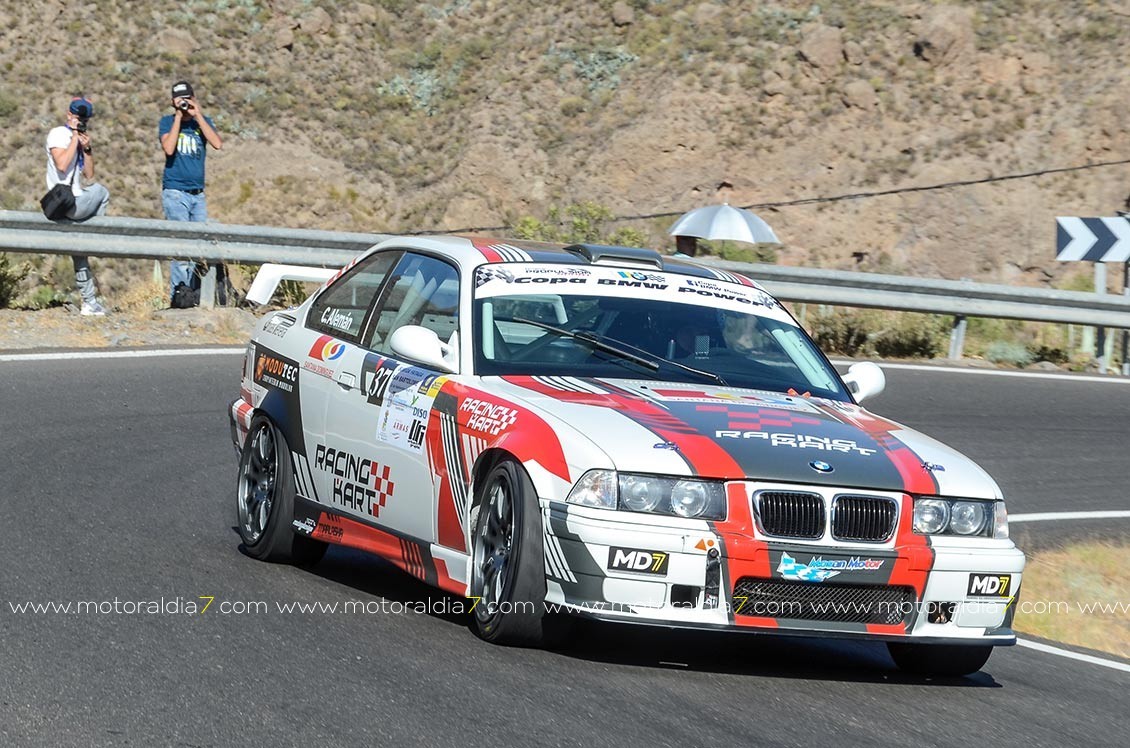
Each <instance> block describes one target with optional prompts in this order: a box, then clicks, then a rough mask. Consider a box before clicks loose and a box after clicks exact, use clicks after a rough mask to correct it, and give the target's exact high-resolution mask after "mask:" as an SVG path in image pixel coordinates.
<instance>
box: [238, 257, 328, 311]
mask: <svg viewBox="0 0 1130 748" xmlns="http://www.w3.org/2000/svg"><path fill="white" fill-rule="evenodd" d="M340 272H341V268H313V267H307V266H305V265H273V264H267V265H263V266H262V267H260V268H259V272H258V273H257V274H256V275H255V280H254V281H252V283H251V288H249V289H247V300H248V301H252V302H254V303H256V304H266V303H267V302H269V301H270V300H271V297H272V296H274V295H275V289H276V288H278V287H279V284H280V283H282V282H283V281H284V280H292V281H302V282H303V283H325V282H326V281H328V280H329V279H330V278H333V277H334V276H335V275H337V274H338V273H340Z"/></svg>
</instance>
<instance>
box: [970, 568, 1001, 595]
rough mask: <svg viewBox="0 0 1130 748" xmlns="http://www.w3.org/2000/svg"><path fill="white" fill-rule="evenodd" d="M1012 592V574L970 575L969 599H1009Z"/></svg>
mask: <svg viewBox="0 0 1130 748" xmlns="http://www.w3.org/2000/svg"><path fill="white" fill-rule="evenodd" d="M1011 592H1012V575H1011V574H970V575H969V589H968V590H966V594H967V595H968V596H969V597H1008V596H1009V594H1011Z"/></svg>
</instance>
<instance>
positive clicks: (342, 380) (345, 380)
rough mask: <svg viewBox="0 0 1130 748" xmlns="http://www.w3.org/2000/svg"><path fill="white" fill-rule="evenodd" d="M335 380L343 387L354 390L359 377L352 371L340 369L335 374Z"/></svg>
mask: <svg viewBox="0 0 1130 748" xmlns="http://www.w3.org/2000/svg"><path fill="white" fill-rule="evenodd" d="M334 381H335V382H337V383H338V384H339V385H341V387H342V388H343V389H347V390H352V389H354V388H356V387H357V377H356V376H354V375H353V373H352V372H348V371H339V372H338V373H337V374H334Z"/></svg>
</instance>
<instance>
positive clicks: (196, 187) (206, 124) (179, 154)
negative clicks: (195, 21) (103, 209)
mask: <svg viewBox="0 0 1130 748" xmlns="http://www.w3.org/2000/svg"><path fill="white" fill-rule="evenodd" d="M172 105H173V113H172V114H166V115H165V116H164V117H162V118H161V123H160V125H159V126H158V128H157V134H158V136H159V137H160V139H161V148H162V149H163V150H164V151H165V172H164V174H163V175H162V177H161V204H162V206H163V207H164V209H165V218H166V219H167V220H170V221H207V220H208V205H207V203H206V202H205V199H204V157H205V156H206V155H207V150H206V148H205V144H207V145H210V146H212V147H213V148H215V149H216V150H219V149H220V148H221V147H222V146H223V141H222V140H220V136H219V135H218V134H217V133H216V127H215V124H214V123H213V122H212V119H211V118H210V117H205V116H204V115H203V114H202V113H201V111H200V105H199V104H198V103H197V102H196V97H195V96H194V95H193V92H192V86H191V85H190V84H189V83H188V82H187V81H177V82H176V83H174V84H173V90H172ZM195 272H196V270H195V263H193V262H186V261H181V260H173V261H172V262H170V263H169V297H170V301H172V298H173V296H174V294H175V292H176V288H177V284H180V283H183V284H184V285H185V286H188V287H189V288H193V287H194V286H195V284H194V282H193V280H194V274H195ZM218 280H219V279H218ZM220 287H221V288H222V287H223V284H222V283H221V285H220Z"/></svg>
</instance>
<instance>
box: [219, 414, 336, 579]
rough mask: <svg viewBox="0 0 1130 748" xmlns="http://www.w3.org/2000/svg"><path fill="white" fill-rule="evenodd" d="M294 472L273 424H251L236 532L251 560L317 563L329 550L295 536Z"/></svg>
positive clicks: (241, 470) (238, 494)
mask: <svg viewBox="0 0 1130 748" xmlns="http://www.w3.org/2000/svg"><path fill="white" fill-rule="evenodd" d="M293 522H294V469H293V467H292V464H291V459H290V448H289V447H288V446H287V443H286V437H284V436H283V435H282V433H281V432H280V431H279V430H278V429H277V428H275V425H274V424H273V423H271V420H270V419H269V418H267V417H266V416H264V415H261V414H260V415H257V416H255V418H254V419H253V420H252V421H251V428H250V429H249V430H248V432H247V439H246V440H245V441H244V443H243V452H242V454H241V455H240V458H239V483H238V485H237V486H236V526H237V528H238V529H239V537H240V538H241V539H242V540H243V547H244V548H245V549H246V550H247V553H248V555H250V556H252V557H254V558H258V559H260V560H263V561H281V562H285V561H290V562H293V563H296V564H303V565H306V564H313V563H316V562H318V561H319V560H320V559H321V558H322V556H323V555H324V554H325V552H326V544H325V543H323V542H321V541H318V540H313V539H311V538H304V537H301V536H299V535H296V534H295V533H294V529H293V527H292V523H293Z"/></svg>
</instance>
